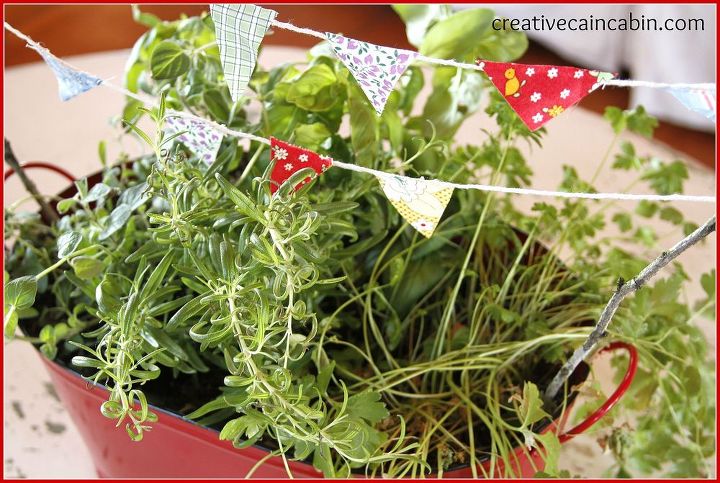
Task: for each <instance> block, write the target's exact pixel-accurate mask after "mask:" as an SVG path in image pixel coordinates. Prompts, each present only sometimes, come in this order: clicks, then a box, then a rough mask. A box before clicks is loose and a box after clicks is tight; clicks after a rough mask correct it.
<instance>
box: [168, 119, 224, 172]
mask: <svg viewBox="0 0 720 483" xmlns="http://www.w3.org/2000/svg"><path fill="white" fill-rule="evenodd" d="M166 120H167V126H168V128H169V131H170V132H172V133H178V132H182V131H186V132H184V133H183V134H181V135H180V136H178V137H177V138H175V139H176V140H178V141H180V142H182V143H183V144H184V145H185V146H187V147H188V149H190V151H192V152H193V153H195V156H197V157H198V158H200V159H202V160H203V161H204V162H205V163H207V164H212V163H213V161H215V157H216V156H217V152H218V149H220V143H221V142H222V138H223V137H222V135H221V134H220V133H219V132H217V131H216V130H215V129H213V128H212V127H211V126H209V125H208V124H207V123H204V122H201V121H198V120H196V119H190V118H187V117H182V116H170V117H168V118H166Z"/></svg>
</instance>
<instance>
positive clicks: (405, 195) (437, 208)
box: [377, 175, 454, 238]
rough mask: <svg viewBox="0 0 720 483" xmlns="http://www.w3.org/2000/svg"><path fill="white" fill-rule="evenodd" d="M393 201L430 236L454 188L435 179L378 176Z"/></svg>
mask: <svg viewBox="0 0 720 483" xmlns="http://www.w3.org/2000/svg"><path fill="white" fill-rule="evenodd" d="M377 179H378V181H379V182H380V186H381V187H382V189H383V192H384V193H385V196H387V198H388V200H390V203H392V205H393V206H394V207H395V209H396V210H398V212H399V213H400V215H401V216H402V217H403V218H404V219H405V220H406V221H407V222H408V223H410V224H411V225H412V227H413V228H415V229H416V230H417V231H419V232H420V233H421V234H422V235H423V236H425V237H427V238H430V237H431V236H432V234H433V232H434V231H435V228H436V227H437V225H438V223H440V218H442V215H443V212H444V211H445V207H446V206H447V204H448V202H449V201H450V198H451V197H452V194H453V189H454V188H452V187H448V186H447V185H445V184H444V183H442V182H440V181H437V180H434V179H430V180H427V179H423V178H408V177H407V176H398V175H383V176H377Z"/></svg>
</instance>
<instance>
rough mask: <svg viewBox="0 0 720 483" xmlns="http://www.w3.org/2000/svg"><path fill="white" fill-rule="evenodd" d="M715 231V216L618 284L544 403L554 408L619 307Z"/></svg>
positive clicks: (557, 377) (551, 385)
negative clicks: (554, 402)
mask: <svg viewBox="0 0 720 483" xmlns="http://www.w3.org/2000/svg"><path fill="white" fill-rule="evenodd" d="M714 231H715V216H713V217H712V218H710V219H709V220H708V221H707V222H706V223H705V224H704V225H703V226H701V227H700V228H698V229H697V230H695V231H694V232H692V233H691V234H690V235H688V236H687V237H686V238H684V239H682V240H680V241H679V242H678V243H677V244H676V245H675V246H674V247H672V248H671V249H670V250H668V251H666V252H663V253H662V254H661V255H660V256H659V257H658V258H656V259H655V260H654V261H653V262H652V263H650V265H648V266H647V267H645V268H644V269H642V271H641V272H640V273H639V274H638V275H637V276H636V277H635V278H633V279H632V280H629V281H627V282H623V280H622V279H620V280H619V281H618V288H617V290H616V291H615V293H614V294H613V296H612V297H611V298H610V301H609V302H608V303H607V305H606V306H605V308H604V309H603V311H602V313H601V314H600V319H599V320H598V323H597V325H596V326H595V328H594V329H593V331H592V332H591V333H590V335H589V336H588V338H587V339H586V340H585V342H584V343H583V345H582V346H580V347H578V348H577V349H576V350H575V352H573V355H572V356H571V357H570V359H568V361H567V362H566V363H565V364H564V365H563V366H562V367H561V368H560V370H559V371H558V373H557V374H556V375H555V377H554V378H553V380H552V381H551V382H550V385H548V387H547V389H546V390H545V396H544V399H545V403H546V404H548V405H551V404H552V401H554V399H555V396H556V395H557V393H558V392H559V391H560V389H561V388H562V387H563V386H564V385H565V381H566V380H567V378H568V377H570V375H571V374H572V373H573V372H574V371H575V368H577V366H578V365H579V364H580V363H581V362H582V361H584V360H585V358H587V356H588V355H590V353H591V352H592V351H593V349H595V347H596V346H597V344H598V343H599V342H600V340H602V338H603V337H605V335H606V332H605V331H606V330H607V327H608V325H609V324H610V321H611V320H612V318H613V316H614V315H615V311H616V310H617V309H618V307H619V306H620V302H622V300H623V299H624V298H625V297H627V296H628V295H630V294H631V293H633V292H635V291H636V290H638V289H639V288H640V287H642V286H643V285H645V284H646V283H647V282H648V281H649V280H650V279H651V278H652V277H653V276H654V275H655V274H656V273H657V272H658V271H659V270H660V269H661V268H663V267H665V266H666V265H667V264H669V263H670V262H671V261H673V260H674V259H676V258H677V257H678V256H679V255H680V254H681V253H682V252H684V251H685V250H687V249H688V248H690V247H691V246H693V245H695V244H696V243H697V242H699V241H700V240H702V239H703V238H705V237H706V236H708V235H709V234H710V233H712V232H714Z"/></svg>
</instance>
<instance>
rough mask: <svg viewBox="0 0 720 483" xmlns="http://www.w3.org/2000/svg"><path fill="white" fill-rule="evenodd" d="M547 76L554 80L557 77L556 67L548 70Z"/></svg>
mask: <svg viewBox="0 0 720 483" xmlns="http://www.w3.org/2000/svg"><path fill="white" fill-rule="evenodd" d="M547 74H548V77H549V78H551V79H554V78H556V77H557V76H558V70H557V68H556V67H553V68H551V69H550V70H548V72H547Z"/></svg>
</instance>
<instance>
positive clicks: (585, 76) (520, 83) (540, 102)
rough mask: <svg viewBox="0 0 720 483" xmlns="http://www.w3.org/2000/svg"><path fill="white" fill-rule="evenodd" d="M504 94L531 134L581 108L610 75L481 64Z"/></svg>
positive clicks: (490, 63)
mask: <svg viewBox="0 0 720 483" xmlns="http://www.w3.org/2000/svg"><path fill="white" fill-rule="evenodd" d="M477 65H479V66H480V68H481V69H483V71H484V72H485V73H486V74H487V75H488V78H489V79H490V81H491V82H492V83H493V84H494V85H495V87H496V88H497V90H498V91H500V94H502V95H503V96H504V97H505V100H507V102H508V104H510V107H512V108H513V110H514V111H515V112H516V113H517V115H518V116H520V119H522V121H523V122H524V123H525V125H526V126H527V127H528V128H530V130H531V131H534V130H536V129H539V128H540V127H542V126H543V124H545V123H546V122H548V121H550V120H551V119H553V118H555V117H557V116H558V115H560V114H561V113H562V112H563V111H565V110H566V109H568V108H569V107H571V106H573V105H575V104H577V103H578V102H580V100H582V98H583V97H585V96H586V95H588V94H589V93H590V92H592V91H594V90H595V89H596V88H598V87H599V86H600V85H602V83H603V82H604V81H607V80H610V79H612V78H613V77H615V75H614V74H611V73H609V72H598V71H595V70H587V69H580V68H578V67H564V66H556V65H529V64H528V65H526V64H515V63H512V62H490V61H487V60H486V61H481V60H478V61H477Z"/></svg>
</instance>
